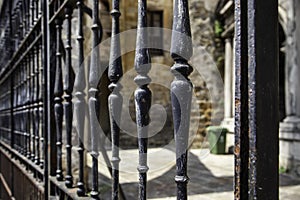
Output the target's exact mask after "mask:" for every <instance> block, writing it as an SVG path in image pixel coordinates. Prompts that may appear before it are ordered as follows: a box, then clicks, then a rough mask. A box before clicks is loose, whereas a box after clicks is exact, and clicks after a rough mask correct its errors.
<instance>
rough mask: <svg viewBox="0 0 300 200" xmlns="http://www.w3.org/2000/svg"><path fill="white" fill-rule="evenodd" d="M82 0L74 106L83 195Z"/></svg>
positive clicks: (80, 183) (78, 3) (83, 76)
mask: <svg viewBox="0 0 300 200" xmlns="http://www.w3.org/2000/svg"><path fill="white" fill-rule="evenodd" d="M82 6H83V3H82V0H78V1H77V7H78V36H77V41H78V51H79V53H78V71H77V73H76V77H75V83H74V87H75V89H76V93H75V96H76V99H77V100H76V102H75V106H74V109H75V110H74V112H75V115H76V120H77V124H76V129H77V133H78V154H79V155H78V156H79V177H78V182H77V187H78V189H77V194H78V196H83V195H84V194H85V188H84V182H83V179H84V174H83V173H84V166H83V163H84V159H83V158H84V155H83V154H84V143H83V142H84V133H85V131H84V119H85V100H84V99H85V93H84V89H85V87H86V84H85V69H84V62H83V61H84V54H83V53H84V52H83V40H84V37H83V11H82Z"/></svg>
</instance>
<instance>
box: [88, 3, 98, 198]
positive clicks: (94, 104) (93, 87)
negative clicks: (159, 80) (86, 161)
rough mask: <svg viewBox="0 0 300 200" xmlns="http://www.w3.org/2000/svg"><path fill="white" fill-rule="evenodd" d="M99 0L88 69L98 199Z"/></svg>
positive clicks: (94, 195) (94, 182)
mask: <svg viewBox="0 0 300 200" xmlns="http://www.w3.org/2000/svg"><path fill="white" fill-rule="evenodd" d="M98 21H99V1H98V0H94V1H93V25H92V27H91V29H92V55H91V66H90V71H89V114H90V127H91V145H92V151H91V156H92V173H93V174H92V175H93V178H92V191H91V197H92V198H94V199H99V189H98V156H99V149H98V148H99V147H98V143H99V130H98V126H99V122H98V118H97V112H98V107H99V101H98V99H97V96H98V92H99V91H98V89H97V86H98V82H99V79H100V74H101V72H100V57H99V56H100V55H99V48H98V47H97V46H98V44H99V42H100V41H99V24H98V23H97V22H98Z"/></svg>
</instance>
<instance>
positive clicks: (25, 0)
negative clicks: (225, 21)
mask: <svg viewBox="0 0 300 200" xmlns="http://www.w3.org/2000/svg"><path fill="white" fill-rule="evenodd" d="M89 3H90V5H91V7H88V6H87V5H86V4H85V1H83V0H51V1H40V0H14V1H5V2H4V5H3V7H2V10H1V22H0V27H1V31H0V34H1V35H0V55H1V58H0V66H1V67H0V139H1V141H0V151H1V157H0V158H1V166H0V170H1V171H0V172H1V176H0V178H1V186H3V188H5V189H1V192H0V195H1V196H0V197H1V198H3V199H7V197H15V198H16V199H27V198H31V199H32V198H33V199H43V198H44V199H48V198H50V197H54V196H55V197H57V198H59V199H90V198H93V199H99V183H98V181H99V174H98V167H101V166H98V156H99V152H100V151H101V148H102V147H101V145H99V144H101V142H99V141H101V140H102V139H103V138H101V137H100V135H99V128H98V123H99V122H98V120H99V119H100V118H108V117H110V127H111V130H110V131H109V133H110V134H111V139H112V157H111V158H110V159H111V160H110V164H109V165H108V166H109V170H110V172H111V175H112V195H111V196H112V199H114V200H116V199H125V195H124V192H123V191H122V188H121V185H120V184H119V163H120V155H119V150H118V146H119V134H120V127H119V124H120V120H121V119H120V118H121V117H120V113H121V110H122V107H121V105H122V102H123V99H122V96H121V94H120V89H121V88H122V85H121V84H120V83H119V80H120V78H121V77H122V75H123V71H122V60H121V57H119V55H120V51H121V46H120V45H121V44H120V37H119V35H118V33H119V32H120V27H119V17H120V14H121V13H120V4H119V3H120V2H119V0H112V10H111V16H112V35H111V36H112V38H111V48H110V59H109V69H108V78H109V81H110V83H109V84H106V85H105V86H104V87H105V88H103V87H100V86H99V76H100V75H101V74H102V73H103V71H104V69H102V67H101V66H100V63H101V60H100V56H99V53H101V52H99V49H98V48H97V45H98V44H99V43H100V41H101V38H102V35H103V31H102V26H101V23H100V20H101V19H99V1H98V0H93V1H89ZM246 3H248V4H246ZM235 6H236V9H235V12H236V13H235V14H236V19H235V21H236V44H237V45H236V50H235V52H236V70H237V71H236V77H237V78H236V88H238V89H237V90H236V115H235V120H236V121H235V123H236V124H235V127H236V129H235V132H236V135H235V136H236V143H235V156H236V157H235V158H236V159H235V162H236V163H235V166H236V167H235V199H248V198H250V199H268V198H270V197H271V196H272V199H276V198H278V177H276V176H275V175H274V173H277V171H278V167H277V166H278V160H277V158H278V155H277V154H273V152H278V141H277V136H276V134H278V127H277V126H276V125H274V124H276V123H278V116H277V115H276V113H274V112H272V111H274V110H278V109H277V107H276V105H278V103H277V100H276V98H272V97H273V96H272V95H269V96H267V95H265V94H275V96H276V94H277V93H276V89H277V88H278V85H277V84H278V77H277V76H276V75H274V76H272V75H271V74H272V73H269V75H268V76H262V74H266V73H265V72H264V71H263V70H261V69H262V67H261V66H264V70H267V71H266V72H271V71H273V70H274V67H275V69H276V70H277V68H276V66H277V64H278V63H277V61H276V59H275V58H276V57H277V56H278V55H276V53H275V52H277V48H278V47H276V46H274V45H272V44H277V43H276V39H277V34H276V28H277V26H276V25H275V22H276V23H277V11H276V10H277V7H276V6H277V2H276V1H273V0H265V1H259V0H249V1H248V2H245V1H240V0H236V1H235ZM255 11H258V12H255ZM264 11H266V12H269V13H272V14H271V15H269V17H266V16H262V13H264ZM173 12H174V17H173V30H174V33H173V34H172V45H171V50H170V52H171V57H172V59H173V60H174V65H173V66H172V67H171V72H172V73H173V74H174V80H173V82H172V84H171V101H172V110H173V119H174V120H173V121H174V138H175V143H176V158H177V160H176V166H177V167H176V172H174V174H176V176H175V182H176V184H177V199H180V200H185V199H187V197H188V195H187V187H188V186H187V184H188V180H189V177H188V174H187V159H188V157H187V155H188V154H187V149H188V133H189V121H190V109H191V98H192V89H193V85H192V83H191V81H190V80H189V75H190V74H191V72H192V71H193V67H192V66H190V65H189V64H188V61H189V59H190V58H191V57H192V54H193V51H192V49H193V47H192V41H191V28H190V21H189V5H188V0H174V11H173ZM75 13H76V14H77V15H78V16H77V21H76V23H74V22H73V21H72V18H73V17H74V15H75ZM84 16H85V17H88V18H90V19H91V21H92V25H91V27H89V29H88V31H89V34H91V36H92V39H91V41H92V42H91V44H89V45H90V46H89V47H90V48H91V49H92V51H93V52H92V54H91V58H90V62H89V63H88V64H89V66H86V64H87V63H86V62H84V60H85V58H86V55H85V52H84V45H86V44H85V43H84V39H85V35H84V33H86V30H87V29H86V27H85V24H84ZM262 17H263V18H268V20H267V23H264V22H261V21H259V18H262ZM137 22H138V23H137V24H138V25H137V38H136V41H137V42H136V55H135V71H136V73H137V76H136V77H135V79H134V81H135V82H136V85H137V89H136V91H135V94H134V98H135V107H136V119H137V135H138V152H139V162H138V166H137V169H138V172H139V184H138V190H139V196H138V199H141V200H142V199H143V200H145V199H147V192H146V191H147V171H148V169H149V168H148V165H147V137H148V129H147V125H148V124H149V123H150V117H149V110H150V107H151V95H152V92H151V90H150V89H149V87H148V85H149V84H150V83H151V79H150V77H149V75H148V73H149V71H150V69H151V60H150V56H149V49H148V48H147V46H146V45H147V43H148V35H147V32H146V31H145V29H144V28H145V27H147V1H146V0H138V19H137ZM72 27H76V29H73V28H72ZM74 30H77V31H76V32H74ZM84 30H85V31H84ZM265 32H270V33H272V34H273V33H274V34H273V35H271V36H270V35H267V34H266V35H265ZM74 36H75V37H76V43H75V44H74V43H72V38H74ZM186 36H188V37H186ZM262 40H268V41H270V43H268V45H266V46H264V47H262V46H261V41H262ZM74 45H76V49H78V52H76V53H77V55H78V56H77V58H76V62H75V61H74V59H73V58H72V56H73V55H74V54H75V52H74V51H73V50H72V47H73V46H74ZM263 48H267V50H265V51H264V52H262V51H261V50H260V49H263ZM265 52H268V53H270V55H265V54H264V53H265ZM248 56H249V61H250V62H249V63H248ZM266 57H268V58H269V59H265V58H266ZM74 66H76V68H77V71H74V70H73V68H74ZM87 69H89V71H88V70H87ZM276 70H275V71H276ZM248 75H249V76H248ZM86 79H87V80H86ZM87 83H88V84H87ZM268 83H272V84H271V85H270V84H269V85H268ZM264 85H268V87H267V88H265V87H264ZM108 88H109V89H110V90H111V93H110V95H109V96H105V95H103V91H104V90H107V89H108ZM86 89H87V90H88V92H86ZM103 98H108V100H107V99H106V100H107V101H108V105H105V106H106V107H108V111H107V112H106V110H105V109H103V110H101V109H102V108H103V107H102V106H101V102H102V99H103ZM264 101H267V102H268V105H270V106H269V107H267V108H265V109H267V110H264V109H262V104H263V102H264ZM104 102H106V101H104ZM85 105H87V106H85ZM183 105H184V106H183ZM73 107H74V113H73ZM86 107H87V109H86ZM99 110H100V112H99ZM262 110H264V111H262ZM268 111H270V112H268ZM86 113H87V115H88V116H89V127H88V128H86V127H85V119H86V118H85V114H86ZM75 117H76V119H77V123H76V124H74V125H75V128H76V130H77V133H78V138H79V139H78V144H77V146H76V149H77V156H78V161H77V162H76V165H77V166H78V173H76V174H74V173H73V169H72V164H73V163H74V162H73V157H72V155H74V154H73V153H72V152H73V149H74V148H73V145H74V144H72V138H73V136H72V133H73V121H74V118H75ZM264 119H269V120H268V122H267V123H266V122H265V120H264ZM87 129H88V130H90V142H91V149H90V152H89V153H86V147H85V146H84V141H83V140H82V138H84V137H85V136H86V135H87V134H88V131H87ZM248 132H249V135H248ZM265 132H268V133H269V134H268V135H267V136H264V133H265ZM64 137H65V139H64ZM266 141H268V147H272V148H271V149H268V147H265V142H266ZM64 155H65V156H64ZM266 155H268V156H270V155H271V157H269V158H271V159H266ZM86 156H91V157H92V169H91V172H92V184H91V186H90V187H91V190H88V187H87V183H86V182H85V179H84V177H85V175H86V171H85V168H84V160H85V157H86ZM276 156H277V157H276ZM266 160H268V161H266ZM108 162H109V161H108ZM63 163H66V165H65V166H64V165H63ZM261 163H263V164H261ZM248 166H249V167H248ZM24 177H25V178H24ZM20 180H22V181H21V182H20ZM268 180H271V181H268ZM20 184H22V185H25V186H24V188H25V189H24V191H21V192H20V191H18V188H19V187H20ZM174 184H175V183H174ZM22 188H23V187H22ZM258 189H259V190H258ZM4 191H5V192H4ZM261 191H263V192H261ZM276 191H277V192H276Z"/></svg>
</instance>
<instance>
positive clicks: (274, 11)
mask: <svg viewBox="0 0 300 200" xmlns="http://www.w3.org/2000/svg"><path fill="white" fill-rule="evenodd" d="M235 5H236V9H235V16H236V20H235V22H236V32H235V36H236V49H235V54H236V61H235V64H236V88H237V90H236V97H235V101H236V114H235V121H236V122H235V123H236V129H235V131H236V136H235V140H236V141H235V176H236V177H235V191H234V192H235V199H278V154H279V150H278V126H279V121H278V90H279V89H278V88H279V86H278V1H277V0H275V1H273V0H265V1H260V0H249V1H247V2H245V1H241V0H236V1H235ZM266 119H268V120H266Z"/></svg>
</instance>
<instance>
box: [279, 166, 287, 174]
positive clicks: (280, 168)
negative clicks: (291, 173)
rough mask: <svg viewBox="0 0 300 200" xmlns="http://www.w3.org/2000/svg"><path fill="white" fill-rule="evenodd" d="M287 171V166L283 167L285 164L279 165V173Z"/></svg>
mask: <svg viewBox="0 0 300 200" xmlns="http://www.w3.org/2000/svg"><path fill="white" fill-rule="evenodd" d="M286 172H287V169H286V168H285V167H283V166H280V167H279V174H284V173H286Z"/></svg>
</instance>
